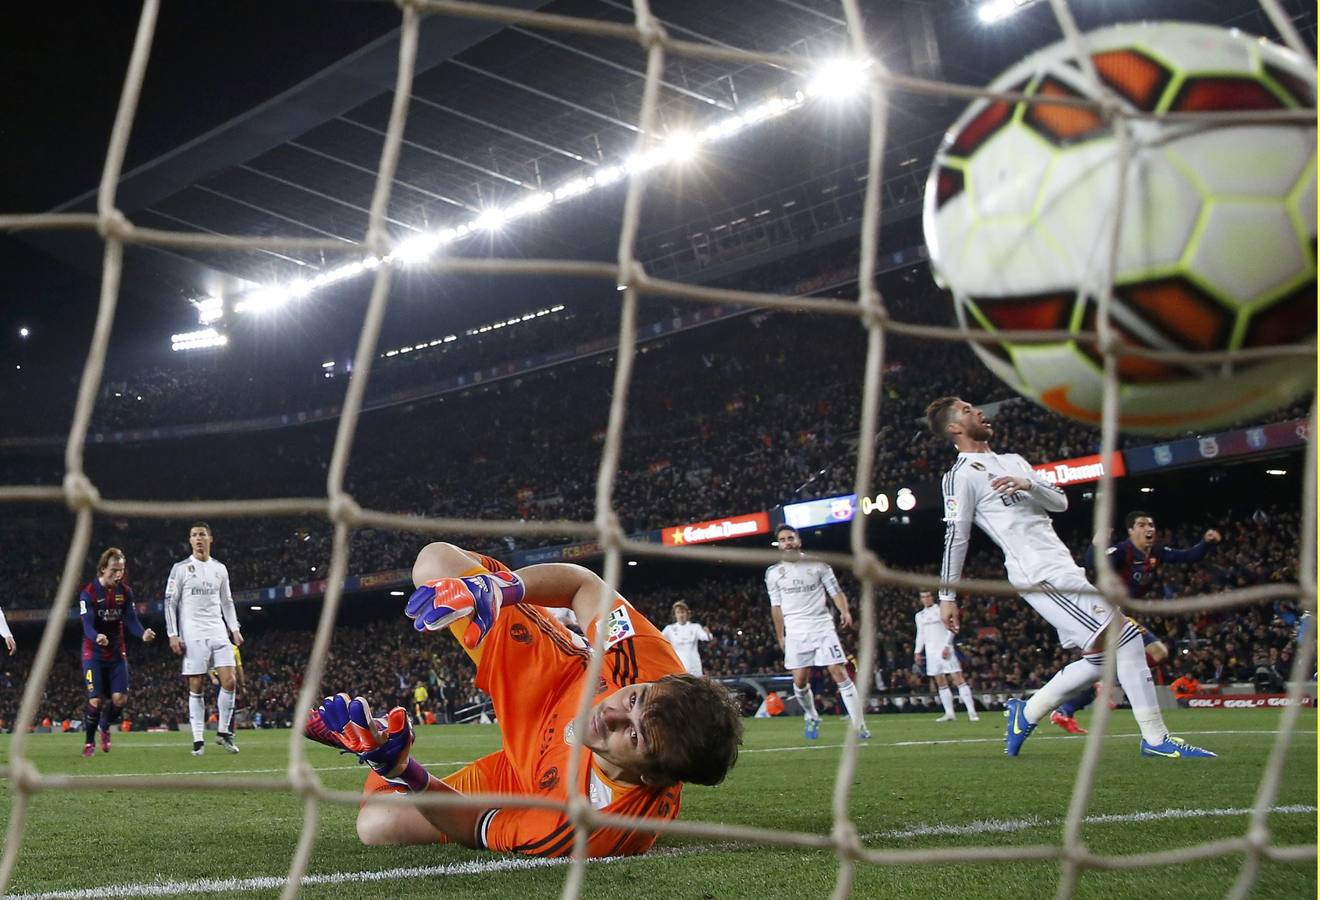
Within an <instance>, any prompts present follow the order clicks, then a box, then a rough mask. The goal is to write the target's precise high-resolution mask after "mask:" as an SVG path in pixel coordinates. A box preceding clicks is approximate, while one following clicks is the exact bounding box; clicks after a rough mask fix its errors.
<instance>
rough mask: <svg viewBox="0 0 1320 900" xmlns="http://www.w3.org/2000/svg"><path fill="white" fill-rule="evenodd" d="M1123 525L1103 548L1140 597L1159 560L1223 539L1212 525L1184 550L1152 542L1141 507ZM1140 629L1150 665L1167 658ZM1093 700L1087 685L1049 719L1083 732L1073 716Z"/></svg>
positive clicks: (1187, 558)
mask: <svg viewBox="0 0 1320 900" xmlns="http://www.w3.org/2000/svg"><path fill="white" fill-rule="evenodd" d="M1124 523H1125V524H1126V525H1127V533H1128V536H1127V540H1124V541H1119V542H1118V543H1117V544H1114V545H1113V546H1112V547H1110V548H1109V549H1108V550H1106V551H1105V558H1106V559H1108V560H1109V564H1110V566H1112V567H1113V569H1114V571H1115V572H1116V573H1117V574H1118V577H1119V578H1120V579H1121V580H1122V582H1123V584H1124V585H1126V587H1127V592H1128V596H1129V597H1133V598H1135V599H1138V600H1140V599H1142V598H1144V597H1147V596H1149V595H1150V589H1151V587H1153V586H1154V584H1155V571H1156V569H1157V567H1158V566H1159V564H1160V563H1163V562H1171V563H1192V562H1199V561H1200V560H1202V559H1204V558H1205V555H1206V553H1208V552H1209V551H1210V547H1211V545H1213V544H1217V543H1219V542H1220V541H1221V540H1223V536H1222V535H1220V533H1219V532H1218V531H1216V530H1215V529H1213V528H1210V529H1208V530H1207V531H1206V532H1205V534H1204V535H1202V537H1201V540H1200V542H1199V543H1197V544H1195V545H1194V546H1192V547H1188V548H1187V549H1185V550H1180V549H1178V548H1176V547H1169V546H1165V545H1162V544H1156V543H1155V517H1154V516H1152V515H1151V514H1150V513H1148V512H1146V511H1145V510H1140V509H1134V510H1133V511H1132V512H1130V513H1128V514H1127V517H1126V518H1125V520H1124ZM1094 558H1095V550H1094V545H1091V544H1088V545H1087V546H1086V555H1085V557H1084V558H1083V560H1082V565H1084V566H1086V567H1087V568H1088V569H1089V568H1091V567H1092V566H1093V565H1094ZM1137 627H1138V628H1140V629H1141V642H1142V644H1144V645H1145V647H1146V656H1147V658H1148V659H1149V660H1150V661H1151V663H1152V664H1154V665H1159V664H1160V663H1162V662H1164V661H1165V660H1166V659H1168V658H1169V648H1168V647H1167V646H1166V645H1165V644H1164V642H1163V641H1161V640H1160V639H1159V638H1157V637H1156V636H1155V635H1154V634H1153V633H1151V631H1150V629H1148V628H1146V627H1145V626H1144V625H1138V626H1137ZM1094 701H1095V688H1094V687H1088V688H1085V689H1084V690H1082V691H1080V692H1079V693H1076V694H1074V695H1072V696H1071V697H1069V698H1068V699H1067V700H1065V701H1064V702H1063V704H1062V705H1061V706H1060V707H1059V708H1058V709H1056V710H1055V711H1054V712H1052V713H1050V721H1051V722H1053V723H1054V724H1055V725H1058V726H1059V727H1060V728H1062V729H1063V730H1064V731H1067V732H1068V733H1070V734H1086V729H1085V728H1083V727H1082V726H1081V725H1079V724H1078V723H1077V719H1076V718H1075V716H1076V715H1077V712H1078V711H1079V710H1083V709H1085V708H1086V707H1088V706H1090V705H1091V704H1092V703H1093V702H1094Z"/></svg>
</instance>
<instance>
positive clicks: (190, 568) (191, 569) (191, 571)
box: [188, 563, 197, 575]
mask: <svg viewBox="0 0 1320 900" xmlns="http://www.w3.org/2000/svg"><path fill="white" fill-rule="evenodd" d="M196 573H197V569H196V567H194V566H193V564H192V563H189V564H188V574H189V575H195V574H196Z"/></svg>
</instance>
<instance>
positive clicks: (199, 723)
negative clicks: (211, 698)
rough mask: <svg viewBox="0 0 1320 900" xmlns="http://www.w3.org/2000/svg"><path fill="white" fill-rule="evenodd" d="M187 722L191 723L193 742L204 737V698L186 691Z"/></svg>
mask: <svg viewBox="0 0 1320 900" xmlns="http://www.w3.org/2000/svg"><path fill="white" fill-rule="evenodd" d="M188 723H189V724H190V725H192V733H193V743H197V742H198V741H201V740H205V738H206V734H205V732H206V698H205V697H204V696H202V695H201V694H194V693H192V692H191V691H189V692H188Z"/></svg>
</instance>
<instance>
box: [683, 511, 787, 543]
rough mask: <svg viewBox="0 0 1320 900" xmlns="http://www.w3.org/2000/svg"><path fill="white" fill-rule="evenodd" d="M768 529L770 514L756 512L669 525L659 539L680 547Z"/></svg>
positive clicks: (745, 535) (728, 538) (747, 534)
mask: <svg viewBox="0 0 1320 900" xmlns="http://www.w3.org/2000/svg"><path fill="white" fill-rule="evenodd" d="M769 530H770V516H768V515H767V514H766V513H763V512H758V513H748V514H747V515H743V516H729V517H728V518H724V519H711V520H710V521H708V522H694V523H693V524H691V525H671V526H669V527H668V528H665V529H663V531H662V538H661V539H662V540H663V541H664V543H665V546H666V547H682V546H684V545H686V544H709V543H711V542H712V541H727V540H731V539H733V538H740V537H748V536H749V535H753V534H765V533H766V532H768V531H769Z"/></svg>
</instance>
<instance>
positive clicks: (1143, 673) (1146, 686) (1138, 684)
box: [1118, 623, 1169, 744]
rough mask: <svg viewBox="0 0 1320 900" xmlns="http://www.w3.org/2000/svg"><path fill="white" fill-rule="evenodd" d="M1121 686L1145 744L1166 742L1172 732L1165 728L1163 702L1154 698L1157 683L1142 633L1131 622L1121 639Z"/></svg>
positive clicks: (1119, 645)
mask: <svg viewBox="0 0 1320 900" xmlns="http://www.w3.org/2000/svg"><path fill="white" fill-rule="evenodd" d="M1118 683H1119V684H1121V685H1122V686H1123V693H1125V694H1127V698H1128V703H1131V704H1132V715H1133V716H1134V717H1135V718H1136V720H1137V725H1138V727H1140V728H1141V736H1142V737H1143V738H1145V739H1146V743H1148V744H1162V743H1164V740H1165V738H1167V737H1168V736H1169V730H1168V729H1167V728H1166V727H1165V726H1164V716H1163V714H1161V713H1160V703H1159V700H1157V699H1156V697H1155V681H1154V679H1152V678H1151V676H1150V667H1149V666H1147V665H1146V648H1145V647H1144V646H1143V645H1142V643H1141V632H1139V631H1138V630H1137V629H1136V628H1135V627H1134V626H1133V625H1131V624H1130V623H1129V625H1128V626H1127V627H1126V628H1124V629H1123V635H1122V637H1120V638H1119V644H1118Z"/></svg>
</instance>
